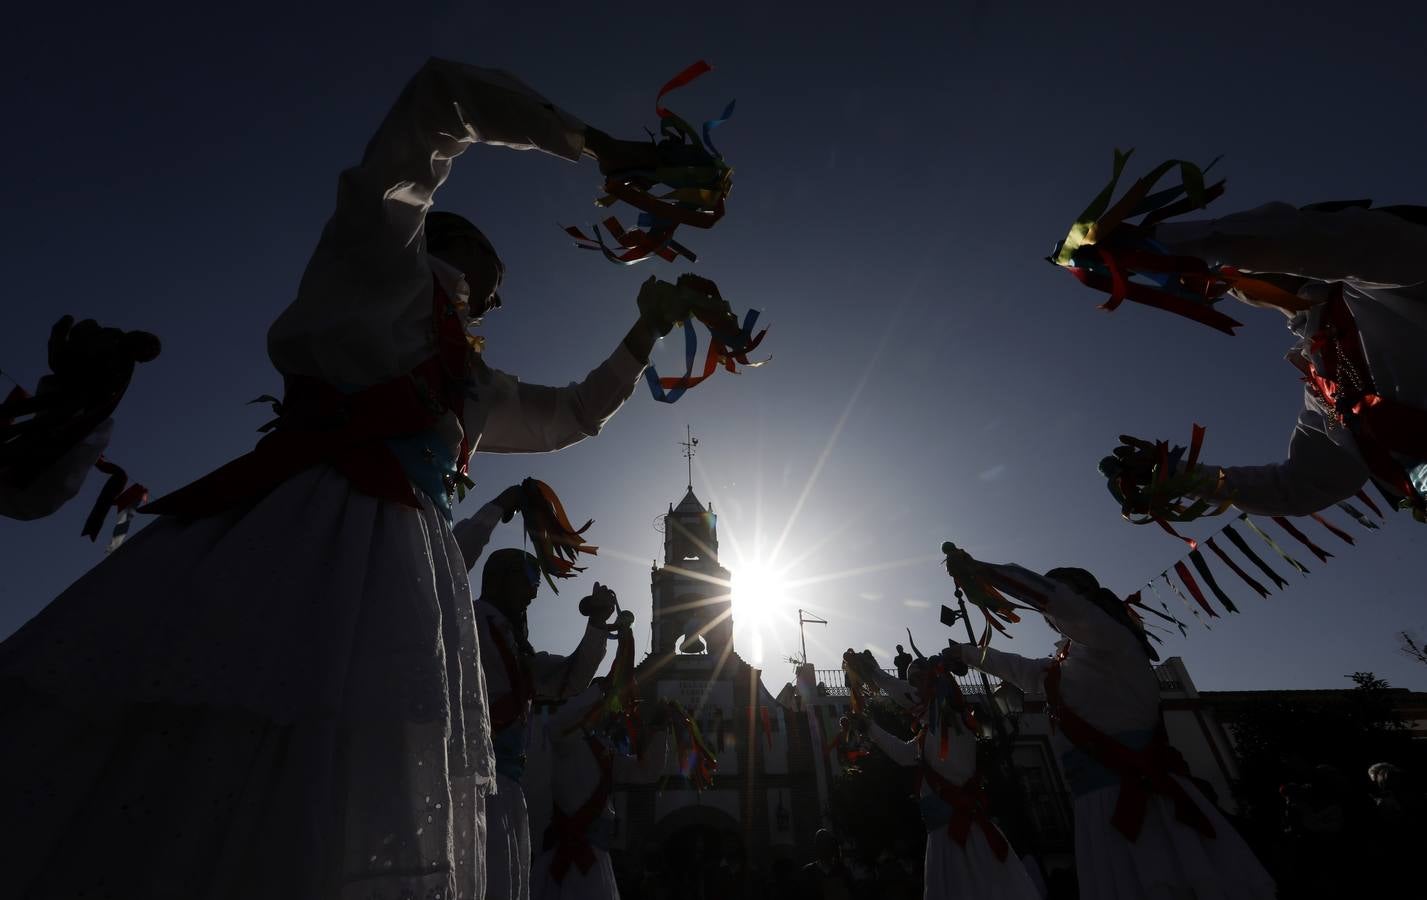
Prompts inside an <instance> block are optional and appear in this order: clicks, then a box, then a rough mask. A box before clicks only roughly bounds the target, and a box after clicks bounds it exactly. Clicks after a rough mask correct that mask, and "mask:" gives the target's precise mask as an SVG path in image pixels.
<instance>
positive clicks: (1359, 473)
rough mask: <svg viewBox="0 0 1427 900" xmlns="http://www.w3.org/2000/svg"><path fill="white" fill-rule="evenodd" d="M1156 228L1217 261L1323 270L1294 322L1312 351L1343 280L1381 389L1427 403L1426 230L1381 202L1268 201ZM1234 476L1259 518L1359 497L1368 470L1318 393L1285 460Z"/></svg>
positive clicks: (1311, 274) (1309, 398) (1239, 497)
mask: <svg viewBox="0 0 1427 900" xmlns="http://www.w3.org/2000/svg"><path fill="white" fill-rule="evenodd" d="M1154 237H1155V239H1156V240H1157V241H1159V242H1160V243H1162V244H1164V245H1165V246H1166V247H1167V248H1168V249H1169V250H1170V251H1171V252H1174V253H1178V254H1183V255H1189V256H1197V257H1200V258H1202V259H1204V260H1206V261H1207V262H1209V263H1211V264H1220V265H1230V266H1235V267H1237V268H1240V269H1243V270H1245V271H1248V272H1278V273H1286V274H1290V275H1297V276H1300V277H1304V278H1309V279H1313V281H1312V282H1310V283H1309V284H1308V285H1307V286H1306V287H1304V289H1303V290H1301V291H1300V292H1299V293H1300V295H1301V296H1303V297H1305V298H1307V299H1310V300H1312V301H1314V302H1315V305H1314V306H1312V307H1311V308H1310V309H1308V310H1307V311H1306V312H1303V313H1299V314H1298V315H1296V316H1294V317H1293V318H1292V319H1291V320H1290V322H1289V329H1290V330H1291V331H1292V332H1293V334H1294V335H1295V336H1296V337H1297V338H1298V343H1297V345H1296V346H1295V347H1294V348H1293V350H1292V354H1294V355H1302V356H1304V357H1305V358H1308V359H1310V360H1311V359H1312V354H1311V349H1310V346H1309V340H1310V339H1311V338H1312V336H1313V335H1314V334H1316V333H1317V332H1318V330H1319V327H1320V324H1321V319H1322V315H1323V310H1324V306H1323V302H1324V301H1325V300H1326V299H1327V297H1328V284H1329V283H1332V282H1341V283H1342V284H1343V296H1344V300H1345V301H1346V302H1347V304H1348V307H1349V309H1350V310H1351V312H1352V314H1353V319H1354V321H1355V322H1356V324H1357V326H1358V331H1359V334H1360V335H1361V337H1362V348H1363V355H1364V357H1365V359H1366V360H1367V363H1368V369H1369V370H1370V373H1371V376H1372V380H1373V385H1374V386H1375V387H1376V389H1377V392H1378V393H1379V394H1381V395H1382V396H1384V397H1388V398H1391V399H1393V400H1395V401H1397V402H1398V403H1402V404H1405V405H1407V406H1412V407H1415V408H1417V409H1427V354H1424V352H1423V348H1424V347H1427V227H1423V226H1421V225H1416V224H1414V223H1412V222H1408V221H1406V220H1404V219H1402V218H1400V217H1398V216H1395V215H1392V214H1391V213H1385V212H1381V211H1378V210H1372V209H1360V208H1349V209H1344V210H1340V211H1337V212H1331V213H1328V212H1318V211H1313V210H1307V211H1304V210H1299V209H1296V208H1295V207H1292V206H1289V205H1288V204H1285V203H1270V204H1267V205H1265V206H1261V207H1258V208H1257V209H1253V210H1249V211H1247V212H1242V213H1236V214H1234V215H1230V216H1225V217H1223V218H1221V219H1213V220H1207V221H1190V222H1167V223H1164V224H1161V225H1159V226H1158V227H1157V228H1156V229H1155V232H1154ZM1419 462H1421V461H1419ZM1224 473H1225V487H1226V490H1227V492H1228V494H1229V495H1231V496H1232V497H1233V498H1234V504H1235V505H1236V506H1238V507H1239V508H1240V509H1242V510H1243V511H1245V512H1249V513H1256V514H1260V515H1306V514H1307V513H1311V512H1316V511H1318V510H1320V509H1324V508H1326V507H1328V506H1331V505H1333V504H1334V503H1337V502H1338V501H1340V500H1344V499H1347V498H1348V497H1351V496H1352V495H1353V494H1354V493H1356V492H1357V491H1358V490H1359V489H1361V488H1362V486H1363V485H1364V484H1365V483H1366V482H1367V480H1368V478H1369V477H1370V473H1369V471H1368V467H1367V464H1366V463H1365V462H1363V459H1362V456H1361V454H1360V453H1359V451H1358V448H1357V443H1356V441H1355V439H1354V438H1353V436H1352V434H1351V433H1349V432H1348V430H1347V429H1346V428H1344V427H1343V426H1342V425H1341V424H1339V423H1338V421H1337V420H1336V417H1335V416H1334V415H1333V412H1332V410H1330V409H1327V408H1326V407H1325V406H1324V405H1323V404H1322V403H1321V402H1320V401H1319V399H1318V398H1317V397H1316V396H1315V395H1314V394H1313V392H1312V391H1311V390H1305V391H1304V399H1303V410H1302V412H1301V413H1300V414H1299V417H1298V422H1297V423H1296V425H1295V427H1294V430H1293V434H1292V436H1291V438H1290V440H1289V446H1288V458H1287V459H1286V460H1284V461H1283V462H1279V463H1271V464H1268V465H1262V466H1229V467H1225V468H1224Z"/></svg>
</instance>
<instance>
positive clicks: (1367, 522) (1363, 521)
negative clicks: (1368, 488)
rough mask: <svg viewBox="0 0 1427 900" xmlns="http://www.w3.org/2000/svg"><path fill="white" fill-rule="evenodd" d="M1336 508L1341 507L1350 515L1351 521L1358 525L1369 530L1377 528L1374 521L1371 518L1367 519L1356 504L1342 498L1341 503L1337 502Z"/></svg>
mask: <svg viewBox="0 0 1427 900" xmlns="http://www.w3.org/2000/svg"><path fill="white" fill-rule="evenodd" d="M1338 508H1339V509H1341V510H1342V511H1343V512H1345V513H1347V514H1348V515H1350V516H1352V517H1353V521H1355V522H1357V523H1358V524H1359V525H1361V526H1363V527H1364V528H1366V529H1368V530H1369V531H1377V530H1378V524H1377V523H1376V522H1374V521H1373V520H1372V519H1369V518H1368V517H1367V516H1366V515H1364V514H1363V511H1362V510H1360V509H1358V508H1357V507H1356V506H1354V505H1353V504H1351V503H1349V502H1348V501H1346V500H1344V501H1343V502H1342V503H1339V504H1338Z"/></svg>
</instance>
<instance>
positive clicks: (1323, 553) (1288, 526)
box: [1273, 516, 1351, 563]
mask: <svg viewBox="0 0 1427 900" xmlns="http://www.w3.org/2000/svg"><path fill="white" fill-rule="evenodd" d="M1273 520H1274V521H1275V522H1277V523H1278V527H1279V528H1282V529H1283V530H1284V531H1286V532H1288V534H1289V536H1290V537H1292V538H1293V539H1294V540H1295V541H1297V542H1298V543H1300V544H1302V545H1303V546H1305V547H1307V548H1308V552H1309V553H1312V554H1313V555H1314V556H1316V557H1318V561H1319V562H1321V563H1326V562H1327V561H1328V560H1329V559H1331V558H1332V556H1333V554H1331V553H1329V552H1328V551H1327V550H1324V549H1323V548H1321V547H1319V546H1318V545H1317V544H1315V543H1313V542H1312V541H1311V540H1309V539H1308V535H1306V534H1304V533H1303V532H1301V531H1299V530H1298V529H1297V528H1295V527H1294V525H1293V523H1292V522H1290V521H1288V520H1287V519H1285V518H1284V517H1283V516H1274V517H1273ZM1350 543H1351V541H1350Z"/></svg>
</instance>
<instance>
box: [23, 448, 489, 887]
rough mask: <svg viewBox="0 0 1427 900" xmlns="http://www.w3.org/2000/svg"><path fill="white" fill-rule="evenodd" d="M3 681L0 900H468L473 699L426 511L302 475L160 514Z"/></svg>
mask: <svg viewBox="0 0 1427 900" xmlns="http://www.w3.org/2000/svg"><path fill="white" fill-rule="evenodd" d="M0 682H3V684H4V694H3V697H4V701H3V706H0V710H3V721H4V725H3V729H0V730H3V732H4V734H5V735H6V740H5V741H4V743H3V746H0V773H3V774H0V782H3V783H0V807H3V808H4V810H5V812H4V815H3V816H0V818H3V820H4V821H5V822H7V823H11V824H18V823H24V824H23V826H22V827H16V828H12V829H8V830H9V831H10V832H11V836H10V837H9V838H7V840H6V841H5V842H3V850H0V866H3V870H4V871H5V872H6V879H7V881H8V883H9V884H10V885H11V886H15V885H18V886H19V891H18V893H17V894H16V895H15V896H41V897H48V896H56V897H59V896H63V897H76V896H81V895H83V896H91V897H93V896H115V897H129V898H132V897H146V898H159V897H174V898H184V900H194V898H206V897H213V898H218V897H224V898H228V897H244V898H247V897H252V898H257V897H262V898H265V900H268V898H281V897H294V898H298V897H301V898H314V897H335V898H354V900H356V898H360V900H372V898H386V897H390V898H397V897H420V898H424V900H427V898H429V900H435V898H441V900H458V898H477V900H478V898H481V897H482V896H484V890H485V878H484V859H483V854H481V853H479V852H477V847H479V846H480V845H479V844H478V843H477V840H478V837H479V835H478V833H477V828H478V824H479V821H480V819H481V817H482V815H483V806H484V803H483V800H484V794H485V792H487V791H488V790H489V789H490V788H491V787H492V785H493V782H492V777H493V771H492V760H493V756H492V752H491V745H490V736H489V718H488V714H487V710H486V700H485V697H486V690H485V684H484V680H483V675H482V670H481V665H480V651H479V644H478V643H477V640H476V633H475V627H474V623H473V621H472V612H471V602H470V591H469V587H468V585H467V581H466V567H465V563H464V561H463V559H462V557H461V553H460V550H459V548H458V547H457V545H456V542H455V539H454V538H453V537H452V535H451V531H450V529H449V528H448V527H447V525H446V523H445V520H444V518H443V517H442V515H441V514H440V513H439V512H438V511H436V510H434V509H433V508H432V506H431V505H430V503H429V502H428V501H426V499H425V498H422V508H421V509H419V510H418V509H412V508H410V507H405V506H401V505H398V504H395V503H392V502H389V501H384V500H379V499H376V498H373V497H369V496H366V495H364V494H361V493H358V492H357V491H355V490H353V489H352V487H351V485H350V483H349V482H348V481H347V479H346V478H344V477H342V476H341V475H340V474H338V473H336V472H335V471H334V470H332V469H330V468H327V467H318V468H314V469H311V470H308V471H307V472H304V473H302V474H301V475H298V476H296V477H294V478H292V479H290V480H289V481H288V482H286V483H285V484H283V485H281V486H280V487H278V488H277V489H275V490H274V491H273V492H272V493H271V494H269V495H268V496H267V497H265V498H264V499H262V500H260V501H259V502H257V503H256V504H255V505H253V506H251V507H250V508H248V509H246V510H242V511H237V512H233V513H228V514H224V515H220V516H214V517H211V518H206V519H201V520H198V521H196V522H193V523H192V524H183V523H180V522H178V521H175V520H171V519H161V520H159V521H157V522H155V523H154V524H152V525H151V526H149V527H147V528H145V529H143V530H142V531H141V532H139V533H138V535H136V536H135V537H134V538H133V539H131V540H130V542H129V543H127V544H126V545H125V546H124V547H122V548H121V549H120V550H119V551H117V552H115V553H114V554H112V555H111V556H110V557H108V558H107V559H106V560H105V561H104V562H103V563H101V564H100V565H98V566H96V567H95V568H94V569H93V570H92V571H90V572H89V573H88V574H86V575H85V576H84V577H82V578H81V579H79V581H77V582H76V583H75V584H74V585H73V586H72V587H71V588H70V589H69V590H67V591H66V592H65V593H64V594H62V595H61V596H60V597H59V598H58V599H57V600H55V601H54V602H53V603H52V604H50V605H49V606H48V607H46V609H45V610H44V611H43V612H41V613H40V614H39V615H38V616H36V617H35V618H34V619H33V620H31V621H30V622H29V623H28V624H27V625H26V626H25V627H24V628H23V629H21V630H20V631H19V632H17V633H16V634H15V635H14V636H13V637H12V638H10V639H9V640H7V641H6V642H5V643H4V644H3V645H0ZM71 854H75V856H71ZM86 891H87V893H86Z"/></svg>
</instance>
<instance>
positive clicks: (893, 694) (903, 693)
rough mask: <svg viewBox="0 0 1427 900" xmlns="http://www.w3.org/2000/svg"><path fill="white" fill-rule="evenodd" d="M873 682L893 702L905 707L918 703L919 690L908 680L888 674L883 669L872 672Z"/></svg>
mask: <svg viewBox="0 0 1427 900" xmlns="http://www.w3.org/2000/svg"><path fill="white" fill-rule="evenodd" d="M872 680H873V683H874V684H875V685H876V686H877V689H878V690H880V691H882V693H884V694H886V695H887V696H888V697H890V698H891V699H892V702H893V703H895V704H897V705H898V706H900V707H902V708H903V709H911V708H912V707H913V706H916V705H917V692H916V690H915V689H913V687H912V686H911V685H910V684H908V683H907V682H905V681H903V680H902V679H900V678H897V677H896V676H894V675H888V674H887V673H886V672H884V671H882V670H881V669H877V670H876V671H875V672H873V673H872Z"/></svg>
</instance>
